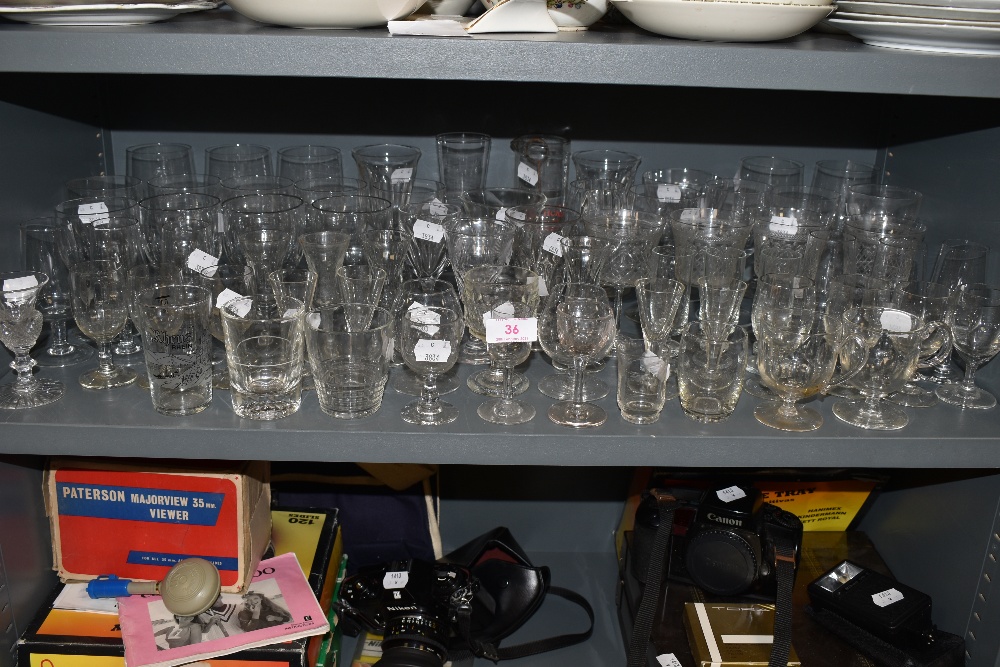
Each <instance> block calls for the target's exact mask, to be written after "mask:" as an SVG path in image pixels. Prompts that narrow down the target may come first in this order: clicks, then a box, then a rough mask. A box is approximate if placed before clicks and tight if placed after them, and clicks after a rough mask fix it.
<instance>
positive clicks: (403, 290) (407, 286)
mask: <svg viewBox="0 0 1000 667" xmlns="http://www.w3.org/2000/svg"><path fill="white" fill-rule="evenodd" d="M432 306H433V307H438V308H448V309H451V310H453V311H455V312H456V313H460V312H462V302H461V301H460V300H459V298H458V293H457V292H456V291H455V288H454V286H452V284H451V283H449V282H447V281H444V280H434V279H433V278H424V279H416V280H407V281H406V282H404V283H403V284H402V286H401V287H400V289H399V293H398V294H397V295H396V302H395V304H393V308H392V313H393V317H394V318H395V320H396V328H397V331H401V330H402V326H403V315H404V314H406V313H407V312H409V311H412V310H420V311H426V312H424V313H423V317H424V319H425V320H426V322H425V323H426V324H437V322H436V318H437V315H435V314H434V313H433V312H432V311H428V310H427V308H429V307H432ZM396 350H397V351H399V352H400V358H401V359H402V349H401V348H400V346H398V345H397V346H396ZM392 387H393V389H395V390H396V391H398V392H399V393H401V394H408V395H410V396H419V395H420V390H421V388H422V387H423V380H422V379H421V378H420V376H418V375H417V374H415V373H414V372H413V371H411V370H410V369H408V368H404V369H403V372H402V373H401V374H399V375H396V377H395V379H394V380H393V382H392ZM437 387H438V392H439V393H441V394H448V393H451V392H453V391H455V390H456V389H458V387H459V382H458V380H457V379H456V378H455V376H454V373H453V372H452V371H449V372H447V373H444V374H442V375H439V376H438V379H437Z"/></svg>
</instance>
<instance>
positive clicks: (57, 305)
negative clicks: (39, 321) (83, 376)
mask: <svg viewBox="0 0 1000 667" xmlns="http://www.w3.org/2000/svg"><path fill="white" fill-rule="evenodd" d="M68 233H69V231H68V230H67V229H66V228H64V227H59V226H58V225H56V224H55V222H54V221H53V220H52V219H51V218H39V219H36V220H29V221H28V222H25V223H23V224H22V225H21V256H22V258H23V259H24V269H25V270H26V271H33V272H36V273H44V274H45V275H46V276H48V279H49V280H48V283H46V284H45V285H44V286H43V287H42V288H41V291H40V292H39V297H40V300H39V301H38V309H39V310H41V311H42V316H43V317H44V318H45V320H46V321H47V322H48V323H49V341H48V345H46V347H45V349H44V350H42V352H41V353H40V354H39V355H38V358H37V359H36V360H35V361H36V363H37V364H38V365H39V366H47V367H60V368H61V367H65V366H72V365H74V364H79V363H81V362H84V361H87V360H88V359H90V358H92V357H93V356H94V348H92V347H90V346H89V345H83V344H71V343H70V342H69V338H68V336H67V334H66V328H67V323H68V322H69V320H70V318H71V317H72V312H73V311H72V308H71V307H70V301H71V298H70V287H69V266H68V265H67V264H66V261H65V259H64V258H63V254H62V253H60V252H59V236H60V235H61V234H68Z"/></svg>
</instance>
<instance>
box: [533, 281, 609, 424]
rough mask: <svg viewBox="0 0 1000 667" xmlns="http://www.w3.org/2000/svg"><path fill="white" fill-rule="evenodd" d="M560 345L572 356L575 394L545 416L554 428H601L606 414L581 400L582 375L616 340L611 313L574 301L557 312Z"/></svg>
mask: <svg viewBox="0 0 1000 667" xmlns="http://www.w3.org/2000/svg"><path fill="white" fill-rule="evenodd" d="M556 327H557V329H558V331H559V344H560V345H562V346H563V347H564V348H565V349H566V351H567V352H569V353H570V354H571V355H572V356H573V371H574V373H575V374H576V384H575V387H576V393H575V395H574V396H573V399H572V400H569V401H560V402H559V403H555V404H553V405H552V406H550V407H549V411H548V415H549V419H551V420H552V421H553V422H555V423H556V424H559V425H560V426H569V427H571V428H585V427H593V426H600V425H601V424H603V423H604V422H605V421H607V419H608V413H607V412H606V411H605V410H604V408H602V407H601V406H599V405H594V404H593V403H586V402H584V400H583V396H582V390H583V372H584V369H585V368H586V366H587V362H588V361H591V360H593V359H598V358H601V357H603V356H605V355H606V354H607V353H608V351H610V349H611V344H612V342H613V341H614V336H615V314H614V311H613V310H612V309H611V308H609V307H607V306H606V305H605V304H604V303H601V302H600V301H598V300H595V299H573V300H571V301H567V302H566V303H562V304H560V305H559V307H558V308H557V309H556Z"/></svg>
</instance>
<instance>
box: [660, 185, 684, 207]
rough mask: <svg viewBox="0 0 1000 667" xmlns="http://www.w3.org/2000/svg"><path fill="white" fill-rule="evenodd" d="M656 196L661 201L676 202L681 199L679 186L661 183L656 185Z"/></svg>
mask: <svg viewBox="0 0 1000 667" xmlns="http://www.w3.org/2000/svg"><path fill="white" fill-rule="evenodd" d="M656 198H657V199H659V200H660V201H662V202H670V203H677V202H679V201H680V200H681V186H679V185H672V184H670V183H661V184H660V185H657V186H656Z"/></svg>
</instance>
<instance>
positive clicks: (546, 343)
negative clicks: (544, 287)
mask: <svg viewBox="0 0 1000 667" xmlns="http://www.w3.org/2000/svg"><path fill="white" fill-rule="evenodd" d="M572 299H591V300H595V301H598V302H600V303H602V304H604V305H606V306H607V307H608V308H611V302H610V301H609V300H608V293H607V292H606V291H604V288H603V287H601V286H600V285H594V284H591V283H577V282H566V283H559V284H558V285H555V286H553V288H552V290H551V291H550V292H549V295H548V296H546V297H544V298H543V299H542V305H541V307H540V308H539V312H538V341H539V343H540V344H541V347H542V351H543V352H545V354H547V355H549V359H550V360H551V361H552V367H553V368H554V369H555V370H556V372H555V373H552V374H549V375H546V376H545V377H543V378H542V379H541V380H539V381H538V391H540V392H541V393H542V394H544V395H545V396H548V397H549V398H554V399H556V400H559V401H568V400H570V399H572V398H573V396H574V394H575V391H576V386H575V385H574V381H575V380H576V379H577V376H576V374H575V373H572V372H570V371H571V370H572V368H573V356H572V355H571V354H569V353H568V352H567V351H566V350H564V349H563V347H562V345H560V344H559V328H558V326H557V318H556V311H557V310H558V309H559V305H560V304H561V303H563V302H565V301H567V300H572ZM610 391H611V388H610V387H609V386H608V384H607V383H606V382H605V381H604V380H602V379H600V378H599V377H596V375H595V374H594V373H590V372H587V373H585V374H584V375H583V388H582V393H583V395H582V399H583V400H584V401H597V400H600V399H602V398H604V397H605V396H607V395H608V393H609V392H610Z"/></svg>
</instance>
